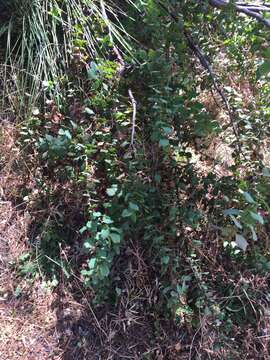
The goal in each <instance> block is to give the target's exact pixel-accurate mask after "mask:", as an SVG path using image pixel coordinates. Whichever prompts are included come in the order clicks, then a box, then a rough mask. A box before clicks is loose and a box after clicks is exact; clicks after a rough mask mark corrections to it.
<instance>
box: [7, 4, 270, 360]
mask: <svg viewBox="0 0 270 360" xmlns="http://www.w3.org/2000/svg"><path fill="white" fill-rule="evenodd" d="M11 3H12V4H11V5H10V8H8V9H6V10H5V12H3V13H4V14H5V16H3V17H4V19H3V20H4V22H5V25H4V26H3V29H2V31H1V34H2V35H1V36H2V43H3V44H4V43H5V44H7V45H6V53H5V55H4V59H3V62H4V65H3V71H4V74H5V87H4V92H3V106H4V107H5V108H11V109H12V110H13V111H15V113H16V117H17V118H18V143H19V144H20V147H21V156H22V159H24V162H23V163H22V164H25V165H22V167H23V170H22V172H23V175H22V176H23V177H24V178H25V186H24V188H23V189H22V192H21V193H20V194H19V195H17V199H16V201H17V202H19V203H20V202H24V203H25V204H26V207H27V210H28V211H29V212H30V214H32V218H33V231H32V233H31V236H30V245H31V247H32V248H34V249H35V251H33V252H31V251H30V252H29V254H26V256H25V258H23V259H21V260H20V268H19V271H20V273H21V274H23V275H25V276H28V277H29V278H30V279H31V278H34V277H35V276H36V274H37V273H39V274H40V276H42V277H44V278H45V279H46V281H51V284H53V286H56V287H57V286H58V283H59V281H60V279H61V281H64V282H65V283H66V284H68V283H72V281H73V279H78V278H79V280H80V283H81V285H82V286H84V287H85V288H86V289H89V290H88V291H89V298H90V299H91V301H92V302H93V303H94V304H95V305H96V306H101V305H102V304H104V303H105V304H107V305H108V304H110V306H111V308H113V307H115V308H116V307H117V306H119V304H121V303H122V302H123V301H125V300H126V301H127V299H128V301H129V302H132V303H134V310H136V311H144V312H145V313H146V314H148V315H149V317H153V318H154V319H155V321H157V322H158V321H160V322H162V319H167V320H168V319H169V321H171V322H172V324H173V327H176V328H179V327H180V328H181V329H185V330H186V332H187V334H193V335H192V336H191V338H192V337H193V336H194V338H193V340H194V339H195V338H196V337H197V338H198V337H199V336H198V334H199V333H201V336H204V335H205V336H206V335H207V334H210V333H211V336H212V337H213V343H212V344H211V345H209V344H208V345H207V346H208V347H209V346H211V351H212V352H213V354H215V355H213V356H217V358H221V359H225V358H228V359H229V358H231V359H236V358H237V357H236V354H238V355H237V356H241V351H244V353H245V351H246V350H241V349H242V345H243V342H244V341H243V338H241V337H242V336H243V335H242V334H244V332H245V331H246V329H249V328H251V329H253V330H252V331H256V330H255V328H256V326H255V322H253V320H252V319H255V318H256V317H259V316H262V317H263V315H262V314H263V313H264V308H265V304H267V303H269V293H268V291H267V286H266V285H265V284H266V283H267V281H266V280H264V281H266V283H264V285H263V286H262V287H261V288H260V286H259V285H254V279H257V278H258V277H260V276H261V277H262V278H264V277H265V276H266V274H267V272H268V271H269V268H270V259H269V250H268V241H269V237H268V230H269V193H270V192H269V191H270V185H269V176H270V162H269V140H268V136H269V105H268V102H269V96H270V87H269V74H270V66H269V64H270V53H269V47H268V45H269V44H268V39H269V30H268V27H267V24H265V23H264V22H262V21H256V18H255V19H254V16H251V17H250V16H245V15H244V16H242V15H241V14H240V15H239V12H238V11H235V5H234V2H230V4H229V5H228V6H227V5H226V3H225V5H224V4H223V3H224V2H222V1H221V2H215V1H209V2H208V1H195V0H194V1H193V0H190V1H174V0H169V1H154V0H147V1H142V0H138V1H135V2H134V3H129V2H126V3H120V2H119V3H118V2H115V3H109V2H106V3H103V1H101V2H100V3H99V2H96V1H93V0H86V1H81V0H66V1H60V0H52V1H28V2H27V4H22V5H21V4H19V5H18V4H17V2H16V1H13V2H11ZM14 4H15V6H12V5H14ZM213 5H214V6H213ZM215 5H218V7H215ZM24 6H27V7H29V9H30V10H29V12H27V13H26V12H25V11H24ZM265 6H266V9H268V8H267V5H265ZM220 8H221V9H220ZM238 10H239V9H238ZM240 10H241V9H240ZM250 11H251V12H252V13H254V9H253V8H252V9H251V10H250ZM265 11H266V10H265ZM265 11H263V12H261V11H260V12H257V14H258V16H265V17H266V18H267V13H265ZM264 279H265V278H264ZM67 286H68V285H67ZM265 286H266V287H265ZM136 299H139V300H136ZM255 303H256V304H257V305H256V306H254V304H255ZM150 314H151V316H150ZM155 326H157V325H155ZM205 329H207V330H205ZM259 335H260V334H259ZM208 336H209V335H208ZM197 338H196V339H195V341H197ZM206 338H207V336H206ZM234 338H237V339H238V341H237V343H235V342H234ZM201 343H202V345H201V349H200V352H201V354H202V356H209V354H208V355H206V354H207V352H206V350H205V347H204V344H203V341H201ZM258 346H260V345H258ZM224 349H225V350H224ZM243 349H244V347H243ZM176 350H177V349H176ZM257 350H258V349H257ZM178 351H179V349H178ZM222 351H223V352H222ZM261 351H262V350H261ZM190 354H192V346H191V348H190ZM224 354H226V355H224ZM239 354H240V355H239ZM150 356H151V354H150ZM153 356H154V355H153ZM167 356H168V355H167ZM174 356H175V355H174ZM190 356H193V355H190ZM195 356H197V355H195V354H194V357H192V358H194V359H195ZM211 356H212V355H211ZM146 358H147V357H146ZM153 358H154V357H153ZM172 358H175V357H172ZM183 358H184V357H183ZM198 358H199V357H198ZM202 358H208V357H202ZM210 358H214V357H210Z"/></svg>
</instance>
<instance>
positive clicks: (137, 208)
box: [128, 202, 139, 211]
mask: <svg viewBox="0 0 270 360" xmlns="http://www.w3.org/2000/svg"><path fill="white" fill-rule="evenodd" d="M128 206H129V208H130V209H131V210H134V211H139V206H138V205H137V204H134V203H133V202H130V203H129V204H128Z"/></svg>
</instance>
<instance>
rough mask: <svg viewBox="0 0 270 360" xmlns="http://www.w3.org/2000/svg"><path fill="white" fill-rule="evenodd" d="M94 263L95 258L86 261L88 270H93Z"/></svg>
mask: <svg viewBox="0 0 270 360" xmlns="http://www.w3.org/2000/svg"><path fill="white" fill-rule="evenodd" d="M96 262H97V259H96V258H92V259H90V260H89V261H88V266H89V269H94V267H95V266H96Z"/></svg>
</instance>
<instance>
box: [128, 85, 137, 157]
mask: <svg viewBox="0 0 270 360" xmlns="http://www.w3.org/2000/svg"><path fill="white" fill-rule="evenodd" d="M128 95H129V98H130V101H131V104H132V107H133V114H132V130H131V141H130V146H131V148H132V149H133V150H134V149H135V146H134V139H135V126H136V113H137V102H136V100H135V98H134V96H133V93H132V91H131V89H128Z"/></svg>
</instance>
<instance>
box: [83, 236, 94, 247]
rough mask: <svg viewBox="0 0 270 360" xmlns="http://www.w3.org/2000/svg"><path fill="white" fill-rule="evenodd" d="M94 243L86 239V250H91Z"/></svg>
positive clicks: (84, 244)
mask: <svg viewBox="0 0 270 360" xmlns="http://www.w3.org/2000/svg"><path fill="white" fill-rule="evenodd" d="M92 245H93V244H92V241H91V239H90V238H88V239H86V240H85V241H84V243H83V246H84V247H85V248H86V249H90V248H91V247H92Z"/></svg>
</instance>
